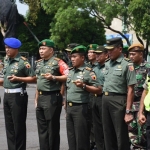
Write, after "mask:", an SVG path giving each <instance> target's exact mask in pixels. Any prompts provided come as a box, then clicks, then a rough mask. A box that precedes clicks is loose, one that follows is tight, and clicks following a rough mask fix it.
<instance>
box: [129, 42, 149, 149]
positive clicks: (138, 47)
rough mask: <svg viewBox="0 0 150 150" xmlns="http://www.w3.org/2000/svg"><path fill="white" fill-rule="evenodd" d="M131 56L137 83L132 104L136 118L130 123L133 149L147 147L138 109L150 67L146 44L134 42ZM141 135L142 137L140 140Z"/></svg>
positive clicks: (130, 50) (130, 52)
mask: <svg viewBox="0 0 150 150" xmlns="http://www.w3.org/2000/svg"><path fill="white" fill-rule="evenodd" d="M128 51H129V58H130V60H131V61H132V62H133V64H134V68H135V72H136V79H137V84H135V86H134V101H133V105H132V111H133V113H134V119H133V121H132V122H131V123H130V124H129V133H130V134H129V135H130V140H131V143H132V145H133V146H134V148H133V149H137V148H138V147H139V148H141V147H143V148H144V147H146V141H145V138H143V136H144V135H143V134H144V132H145V131H144V130H145V129H144V128H143V129H142V128H141V127H140V126H139V125H138V117H137V114H138V111H139V106H140V99H141V96H142V92H143V84H144V82H145V80H146V77H147V73H148V71H149V69H150V63H148V62H146V61H145V60H144V57H143V55H144V46H143V45H142V44H140V43H134V44H132V45H131V46H130V47H129V48H128ZM139 131H141V135H139V134H138V133H139ZM139 136H141V139H140V140H139Z"/></svg>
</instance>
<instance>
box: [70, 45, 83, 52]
mask: <svg viewBox="0 0 150 150" xmlns="http://www.w3.org/2000/svg"><path fill="white" fill-rule="evenodd" d="M74 53H86V47H85V46H83V45H79V46H76V47H75V48H74V49H73V50H72V51H71V54H74Z"/></svg>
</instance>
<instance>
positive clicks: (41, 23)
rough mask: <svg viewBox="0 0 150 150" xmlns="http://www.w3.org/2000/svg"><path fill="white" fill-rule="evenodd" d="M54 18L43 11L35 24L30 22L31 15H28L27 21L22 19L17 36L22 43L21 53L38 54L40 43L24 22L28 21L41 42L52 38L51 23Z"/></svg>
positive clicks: (39, 13)
mask: <svg viewBox="0 0 150 150" xmlns="http://www.w3.org/2000/svg"><path fill="white" fill-rule="evenodd" d="M53 16H54V15H48V14H46V13H45V11H44V10H42V9H41V10H40V11H39V12H38V14H37V19H36V20H35V21H34V24H32V23H31V22H29V20H30V13H29V14H28V15H27V18H26V20H25V18H23V17H21V19H20V24H19V26H18V30H17V36H18V38H19V39H20V40H21V41H22V47H21V48H20V51H24V52H29V53H30V54H31V55H36V54H38V42H37V41H36V40H35V38H34V37H33V35H32V34H31V33H30V31H29V30H28V29H27V27H26V26H25V25H24V23H23V22H24V21H26V22H27V23H28V26H29V27H30V29H31V31H32V32H33V33H34V34H35V36H36V37H37V38H38V39H39V41H41V40H43V39H46V38H49V37H50V32H49V23H50V22H51V21H52V18H53Z"/></svg>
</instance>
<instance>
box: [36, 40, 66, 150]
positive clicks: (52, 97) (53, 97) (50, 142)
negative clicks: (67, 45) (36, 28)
mask: <svg viewBox="0 0 150 150" xmlns="http://www.w3.org/2000/svg"><path fill="white" fill-rule="evenodd" d="M38 46H39V54H40V56H41V58H42V59H40V60H38V61H37V63H36V70H35V72H36V76H37V92H36V99H35V100H36V103H37V107H36V118H37V125H38V134H39V142H40V150H59V145H60V135H59V131H60V113H61V109H62V95H61V93H60V90H61V85H62V83H63V82H65V81H66V79H67V74H68V66H67V64H66V63H65V62H63V61H62V60H61V59H59V58H56V57H55V56H54V42H53V41H52V40H50V39H45V40H42V41H41V42H39V44H38Z"/></svg>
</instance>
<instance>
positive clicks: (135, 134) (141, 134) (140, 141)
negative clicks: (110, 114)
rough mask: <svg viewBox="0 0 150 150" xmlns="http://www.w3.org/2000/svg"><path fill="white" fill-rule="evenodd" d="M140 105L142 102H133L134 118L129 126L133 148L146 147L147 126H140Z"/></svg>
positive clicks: (133, 149) (134, 149) (139, 149)
mask: <svg viewBox="0 0 150 150" xmlns="http://www.w3.org/2000/svg"><path fill="white" fill-rule="evenodd" d="M139 105H140V102H134V103H133V105H132V110H133V116H134V119H133V121H132V122H131V123H130V124H129V126H128V130H129V138H130V142H131V150H145V149H146V126H145V125H144V126H140V125H139V123H138V111H139Z"/></svg>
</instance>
